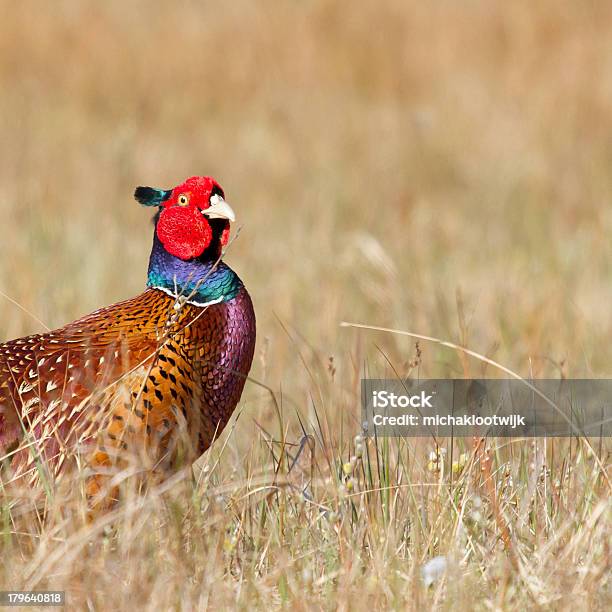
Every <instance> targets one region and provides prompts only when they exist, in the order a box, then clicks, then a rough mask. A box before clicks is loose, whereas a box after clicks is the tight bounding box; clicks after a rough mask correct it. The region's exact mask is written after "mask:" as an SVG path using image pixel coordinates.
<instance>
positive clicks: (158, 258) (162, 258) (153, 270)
mask: <svg viewBox="0 0 612 612" xmlns="http://www.w3.org/2000/svg"><path fill="white" fill-rule="evenodd" d="M147 287H154V288H155V289H160V290H162V291H164V292H165V293H167V294H169V295H172V296H174V297H177V293H178V295H180V296H183V297H186V298H187V299H188V302H190V303H192V304H195V305H197V306H205V305H206V304H211V303H213V304H214V303H217V302H227V301H228V300H231V299H233V298H235V297H236V295H237V294H238V292H239V291H240V288H241V287H242V282H241V280H240V279H239V278H238V275H237V274H236V273H235V272H234V271H233V270H232V269H231V268H230V267H229V266H227V265H226V264H224V263H223V262H222V261H219V262H218V263H217V260H216V259H214V260H212V259H210V260H209V259H203V258H198V259H190V260H188V261H184V260H182V259H179V258H178V257H174V255H171V254H170V253H168V251H166V249H164V247H163V245H162V244H161V242H160V241H159V240H158V238H157V235H156V236H155V238H154V241H153V249H152V251H151V258H150V260H149V275H148V278H147Z"/></svg>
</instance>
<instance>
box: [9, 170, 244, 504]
mask: <svg viewBox="0 0 612 612" xmlns="http://www.w3.org/2000/svg"><path fill="white" fill-rule="evenodd" d="M134 196H135V198H136V200H138V202H140V203H141V204H143V205H145V206H154V207H158V211H157V214H156V217H155V233H154V238H153V248H152V251H151V257H150V261H149V271H148V280H147V289H146V290H145V291H144V293H142V294H140V295H138V296H137V297H135V298H132V299H129V300H126V301H124V302H119V303H118V304H114V305H112V306H108V307H106V308H102V309H100V310H97V311H95V312H93V313H92V314H90V315H88V316H85V317H83V318H82V319H79V320H77V321H75V322H73V323H70V324H68V325H66V326H65V327H62V328H60V329H57V330H54V331H50V332H48V333H44V334H37V335H33V336H28V337H25V338H20V339H17V340H12V341H10V342H7V343H6V344H1V345H0V460H1V459H2V458H4V461H3V463H4V465H5V467H6V465H7V464H8V466H9V467H10V468H12V470H11V473H12V475H13V476H12V477H13V478H16V477H17V476H18V477H25V478H27V479H28V481H33V480H34V479H35V478H37V477H38V475H39V473H40V470H41V469H51V470H52V471H53V472H54V473H55V474H58V473H59V472H60V470H62V469H63V467H62V466H63V463H64V462H65V460H66V458H67V457H76V458H77V460H78V464H79V465H81V467H85V468H86V469H87V470H89V473H90V474H91V475H90V476H89V477H88V479H87V493H88V495H89V496H90V497H91V496H96V495H98V497H99V498H102V497H103V492H102V484H103V483H104V482H105V481H104V478H105V477H104V474H105V473H108V472H109V471H110V469H111V468H115V467H116V466H117V465H119V464H123V463H125V460H126V457H127V456H130V455H131V456H136V455H141V456H145V455H146V456H147V457H148V458H149V460H150V463H149V464H150V465H152V466H153V467H155V468H159V466H170V465H172V462H173V460H174V459H175V458H176V454H177V448H178V445H177V439H178V437H179V436H178V434H179V433H181V435H182V436H183V438H185V437H186V438H187V439H188V441H189V442H190V443H191V445H190V448H191V451H190V452H191V459H195V458H196V457H197V456H198V455H199V454H201V453H202V452H203V451H205V450H206V449H207V448H208V447H209V446H210V444H211V442H212V441H213V439H214V438H215V436H217V435H218V434H219V432H220V431H221V430H222V429H223V427H224V426H225V425H226V423H227V421H228V419H229V418H230V416H231V414H232V412H233V411H234V408H235V407H236V404H237V403H238V400H239V399H240V395H241V393H242V389H243V387H244V383H245V379H246V376H247V374H248V372H249V369H250V367H251V361H252V358H253V350H254V346H255V314H254V312H253V306H252V303H251V299H250V297H249V294H248V293H247V291H246V289H245V287H244V285H243V284H242V282H241V281H240V279H239V278H238V276H237V275H236V273H235V272H234V271H233V270H232V269H231V268H229V267H228V266H227V265H226V264H225V263H223V261H221V254H222V249H223V247H224V246H225V245H226V244H227V243H228V238H229V226H230V221H234V212H233V211H232V209H231V208H230V206H229V205H228V204H227V202H225V200H224V193H223V190H222V189H221V187H220V185H219V184H218V183H217V182H216V181H215V180H213V179H212V178H209V177H192V178H190V179H188V180H186V181H185V182H184V183H183V184H182V185H179V186H178V187H175V188H174V189H171V190H162V189H154V188H151V187H138V188H137V189H136V191H135V193H134ZM121 462H123V463H121ZM41 466H42V467H41ZM15 474H17V476H15ZM107 493H108V492H107Z"/></svg>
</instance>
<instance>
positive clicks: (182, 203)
mask: <svg viewBox="0 0 612 612" xmlns="http://www.w3.org/2000/svg"><path fill="white" fill-rule="evenodd" d="M178 203H179V206H187V204H189V197H188V196H187V195H186V194H184V193H182V194H181V195H180V196H179V197H178Z"/></svg>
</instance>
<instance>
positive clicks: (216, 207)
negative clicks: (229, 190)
mask: <svg viewBox="0 0 612 612" xmlns="http://www.w3.org/2000/svg"><path fill="white" fill-rule="evenodd" d="M202 214H203V215H205V216H206V217H208V218H209V219H227V220H228V221H231V222H232V223H233V222H234V221H235V220H236V214H235V213H234V211H233V210H232V207H231V206H230V205H229V204H228V203H227V202H226V201H225V200H224V199H223V198H222V197H221V196H218V195H214V196H213V197H212V198H210V207H209V208H207V209H206V210H203V211H202Z"/></svg>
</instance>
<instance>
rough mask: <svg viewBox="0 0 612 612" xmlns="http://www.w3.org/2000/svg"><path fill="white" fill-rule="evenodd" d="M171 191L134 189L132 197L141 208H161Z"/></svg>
mask: <svg viewBox="0 0 612 612" xmlns="http://www.w3.org/2000/svg"><path fill="white" fill-rule="evenodd" d="M171 195H172V190H169V191H166V190H164V189H154V188H153V187H136V191H135V192H134V197H135V198H136V199H137V200H138V201H139V202H140V203H141V204H142V205H143V206H161V205H162V204H163V203H164V202H165V201H166V200H167V199H168V198H169V197H170V196H171Z"/></svg>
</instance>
